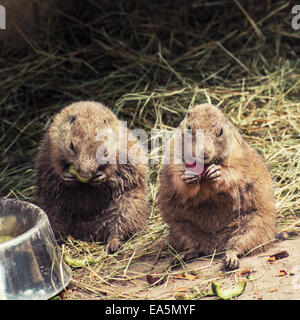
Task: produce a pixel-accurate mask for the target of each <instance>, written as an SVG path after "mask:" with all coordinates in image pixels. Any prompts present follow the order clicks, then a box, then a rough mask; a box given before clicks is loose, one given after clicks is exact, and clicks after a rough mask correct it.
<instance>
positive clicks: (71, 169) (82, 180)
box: [68, 164, 91, 183]
mask: <svg viewBox="0 0 300 320" xmlns="http://www.w3.org/2000/svg"><path fill="white" fill-rule="evenodd" d="M68 172H69V173H71V174H72V175H73V176H75V177H76V178H77V180H78V181H80V182H82V183H87V182H89V181H90V180H91V178H83V177H81V176H80V175H79V174H78V172H77V171H76V170H75V169H74V166H73V165H72V164H71V165H70V167H69V170H68Z"/></svg>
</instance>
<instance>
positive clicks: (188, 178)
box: [181, 172, 200, 185]
mask: <svg viewBox="0 0 300 320" xmlns="http://www.w3.org/2000/svg"><path fill="white" fill-rule="evenodd" d="M199 179H200V178H199V175H198V174H192V173H190V172H189V173H184V174H183V175H182V176H181V180H182V181H183V182H184V183H186V184H190V185H191V184H195V183H198V181H199Z"/></svg>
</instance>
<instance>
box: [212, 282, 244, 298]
mask: <svg viewBox="0 0 300 320" xmlns="http://www.w3.org/2000/svg"><path fill="white" fill-rule="evenodd" d="M211 288H212V291H213V293H214V294H215V295H216V296H218V297H219V298H221V299H223V300H228V299H231V298H234V297H238V296H239V295H241V294H242V293H243V291H244V290H245V288H246V280H245V279H242V280H241V281H240V282H239V284H238V285H237V286H235V287H234V288H232V289H226V290H224V289H221V285H220V284H219V283H217V282H212V284H211Z"/></svg>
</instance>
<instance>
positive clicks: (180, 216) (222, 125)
mask: <svg viewBox="0 0 300 320" xmlns="http://www.w3.org/2000/svg"><path fill="white" fill-rule="evenodd" d="M186 128H187V129H190V130H192V136H193V139H194V135H195V130H196V129H201V130H203V132H204V146H203V145H200V146H199V148H203V150H202V151H203V159H204V160H203V159H202V160H201V159H199V161H200V162H201V161H203V163H202V167H203V169H202V170H201V172H197V171H196V170H195V172H194V173H193V168H192V167H193V165H191V164H190V163H183V164H175V161H174V156H172V154H173V153H172V151H171V157H170V164H165V165H163V167H162V170H161V173H160V189H159V193H158V203H159V207H160V210H161V213H162V215H163V218H164V220H165V222H166V223H167V224H168V225H169V227H170V241H171V245H172V246H173V247H174V248H175V249H177V250H178V251H179V252H180V258H181V259H183V260H189V259H192V258H195V257H198V256H200V255H209V254H213V253H214V252H215V251H216V252H222V251H225V259H224V260H225V266H226V267H227V268H229V269H235V268H237V267H238V266H239V259H238V257H239V256H241V255H243V254H245V253H249V252H250V253H257V252H259V251H262V250H264V249H265V248H266V246H267V245H269V244H270V242H271V241H272V240H273V239H274V238H275V206H274V197H273V186H272V179H271V177H270V174H269V172H268V169H267V168H266V166H265V164H264V163H263V161H262V160H261V158H260V156H259V155H258V153H257V152H256V151H255V150H254V149H253V148H252V147H250V146H249V145H248V143H247V142H246V141H245V140H243V138H242V137H241V135H240V134H239V133H238V131H237V129H236V128H235V127H234V125H233V124H232V123H231V122H230V121H228V120H227V119H226V118H225V116H224V114H223V113H222V112H221V111H220V110H219V109H218V108H217V107H215V106H213V105H210V104H201V105H195V106H194V108H193V109H191V110H190V111H189V112H188V113H187V116H186V117H185V119H184V120H183V121H182V122H181V123H180V125H179V128H178V129H179V130H184V129H186ZM174 137H175V136H174ZM174 137H173V138H171V149H172V146H173V145H174V141H172V139H175V138H174ZM195 144H196V142H195V141H194V140H193V145H192V147H193V149H194V148H195ZM197 161H198V159H196V161H195V162H197ZM187 169H189V170H187Z"/></svg>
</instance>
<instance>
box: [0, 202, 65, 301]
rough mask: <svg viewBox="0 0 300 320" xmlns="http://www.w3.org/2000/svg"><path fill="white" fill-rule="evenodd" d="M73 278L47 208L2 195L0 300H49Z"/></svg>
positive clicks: (0, 210)
mask: <svg viewBox="0 0 300 320" xmlns="http://www.w3.org/2000/svg"><path fill="white" fill-rule="evenodd" d="M70 280H71V270H70V268H69V267H68V266H67V265H66V264H65V263H64V261H63V257H62V255H61V254H60V250H59V247H58V245H57V243H56V241H55V237H54V234H53V231H52V229H51V226H50V223H49V220H48V217H47V215H46V214H45V213H44V211H43V210H42V209H40V208H39V207H37V206H35V205H33V204H31V203H28V202H25V201H20V200H14V199H1V198H0V300H45V299H49V298H51V297H53V296H55V295H56V294H57V293H59V292H60V291H62V290H63V289H64V288H65V287H66V286H67V285H68V284H69V282H70Z"/></svg>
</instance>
